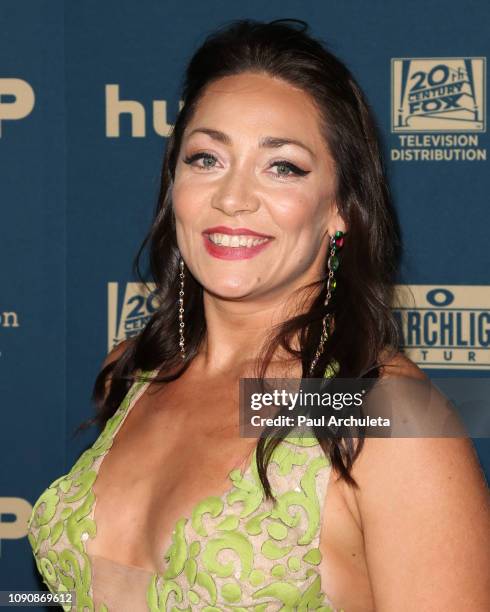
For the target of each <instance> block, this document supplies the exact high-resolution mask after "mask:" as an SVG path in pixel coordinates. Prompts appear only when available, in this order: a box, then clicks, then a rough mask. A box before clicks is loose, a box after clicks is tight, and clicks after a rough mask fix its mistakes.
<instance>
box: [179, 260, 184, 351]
mask: <svg viewBox="0 0 490 612" xmlns="http://www.w3.org/2000/svg"><path fill="white" fill-rule="evenodd" d="M179 265H180V274H179V278H180V291H179V335H180V340H179V346H180V356H181V357H182V359H185V341H184V325H185V323H184V277H185V275H184V260H183V259H182V257H181V258H180V262H179Z"/></svg>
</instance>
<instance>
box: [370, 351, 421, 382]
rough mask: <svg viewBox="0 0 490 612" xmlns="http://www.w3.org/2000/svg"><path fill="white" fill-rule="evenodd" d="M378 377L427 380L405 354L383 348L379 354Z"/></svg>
mask: <svg viewBox="0 0 490 612" xmlns="http://www.w3.org/2000/svg"><path fill="white" fill-rule="evenodd" d="M379 361H380V363H381V364H382V365H381V367H380V377H381V378H387V377H392V376H405V377H407V378H417V379H420V380H428V379H429V377H428V376H427V374H426V373H425V372H424V371H423V370H422V369H421V368H419V366H418V365H417V364H416V363H415V362H414V361H412V360H411V359H410V358H409V357H407V355H405V353H403V352H402V351H399V350H395V349H389V348H385V349H384V350H383V351H382V352H381V354H380V359H379Z"/></svg>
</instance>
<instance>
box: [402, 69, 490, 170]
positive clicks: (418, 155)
mask: <svg viewBox="0 0 490 612" xmlns="http://www.w3.org/2000/svg"><path fill="white" fill-rule="evenodd" d="M391 131H392V133H393V134H396V135H397V138H398V145H399V146H398V148H392V149H391V160H392V161H398V160H400V161H485V160H486V159H487V151H486V149H485V148H483V147H481V146H480V142H479V134H481V133H484V132H486V58H484V57H451V58H441V57H436V58H392V60H391Z"/></svg>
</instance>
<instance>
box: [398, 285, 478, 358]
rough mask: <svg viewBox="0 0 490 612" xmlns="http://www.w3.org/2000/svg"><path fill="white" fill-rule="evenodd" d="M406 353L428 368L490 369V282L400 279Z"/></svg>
mask: <svg viewBox="0 0 490 612" xmlns="http://www.w3.org/2000/svg"><path fill="white" fill-rule="evenodd" d="M396 289H397V292H396V303H395V308H394V313H395V315H396V317H397V319H398V322H399V325H400V327H401V331H402V334H403V346H404V352H405V353H406V355H407V356H408V357H409V358H410V359H412V361H414V362H415V363H417V364H418V365H419V366H421V367H423V368H441V369H476V370H485V369H490V290H489V289H490V287H488V286H484V285H482V286H476V285H473V286H469V285H444V286H437V285H397V288H396Z"/></svg>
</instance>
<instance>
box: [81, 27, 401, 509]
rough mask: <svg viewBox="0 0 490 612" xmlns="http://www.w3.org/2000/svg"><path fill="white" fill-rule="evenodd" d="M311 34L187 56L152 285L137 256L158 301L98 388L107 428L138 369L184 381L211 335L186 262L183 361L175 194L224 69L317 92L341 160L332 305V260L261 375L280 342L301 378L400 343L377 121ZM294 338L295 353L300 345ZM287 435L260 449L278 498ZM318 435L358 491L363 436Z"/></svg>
mask: <svg viewBox="0 0 490 612" xmlns="http://www.w3.org/2000/svg"><path fill="white" fill-rule="evenodd" d="M308 29H309V28H308V25H307V24H306V23H305V22H304V21H300V20H295V19H281V20H276V21H273V22H269V23H263V22H259V21H256V20H250V19H244V20H236V21H233V22H231V23H229V22H228V23H226V24H225V25H224V26H222V27H221V28H219V29H218V30H217V31H215V32H213V33H212V34H210V35H209V36H208V37H207V38H206V39H205V41H204V43H203V44H202V45H201V47H200V48H199V49H198V50H197V52H196V53H195V54H194V55H193V57H192V58H191V60H190V62H189V65H188V67H187V71H186V74H185V81H184V85H183V95H182V100H183V102H184V104H183V106H182V108H181V110H180V112H179V114H178V117H177V120H176V123H175V126H174V129H173V131H172V133H171V135H170V137H169V139H168V143H167V147H166V152H165V155H164V160H163V169H162V173H161V185H160V192H159V197H158V202H157V206H156V210H155V214H154V220H153V223H152V226H151V228H150V230H149V232H148V235H147V236H146V237H145V239H144V241H143V243H142V244H141V247H140V249H139V250H138V253H137V255H136V257H135V260H134V262H133V270H134V272H135V273H136V275H137V276H138V278H139V279H140V280H141V282H142V283H144V282H145V281H144V279H143V276H142V274H141V272H140V266H139V263H140V258H141V255H142V253H143V251H144V250H145V248H146V247H147V246H148V247H149V264H150V272H151V277H152V279H151V280H152V281H153V282H154V283H155V286H156V289H155V296H156V302H157V304H158V307H157V308H156V310H155V312H154V313H153V314H152V316H151V318H150V320H149V321H148V323H147V325H146V326H145V328H144V330H143V331H142V332H141V333H140V334H139V335H137V336H135V337H134V338H132V339H131V340H130V341H129V342H128V343H127V346H126V347H125V350H124V351H123V352H122V353H121V354H120V356H119V358H118V359H115V360H114V361H112V362H111V363H108V365H107V366H106V367H104V368H103V369H102V370H101V371H100V373H99V374H98V376H97V378H96V380H95V384H94V388H93V394H92V399H93V401H94V403H95V406H96V416H95V417H94V418H93V419H91V421H90V422H91V423H97V424H98V425H100V426H101V427H103V426H104V425H105V423H106V422H107V420H108V419H109V418H110V417H111V416H112V415H113V414H114V413H115V411H116V410H117V408H118V407H119V405H120V404H121V401H122V400H123V398H124V396H125V394H126V393H127V392H128V390H129V388H130V386H131V384H132V383H134V382H135V380H136V379H137V375H138V371H139V370H145V371H146V370H156V369H159V370H160V375H159V376H158V378H155V379H154V381H155V382H157V381H158V382H162V383H165V382H170V381H172V380H175V379H177V378H178V377H179V376H180V375H181V374H182V373H183V372H184V371H185V370H186V368H187V367H188V365H189V364H190V362H191V361H192V359H193V358H194V357H195V355H196V354H197V353H198V351H199V350H200V347H201V345H202V342H203V340H204V339H205V337H206V319H205V313H204V306H203V288H202V286H201V285H200V284H199V283H198V282H197V280H196V279H195V278H194V277H193V276H192V274H191V273H190V271H189V270H188V269H187V268H186V289H185V296H186V302H185V345H186V358H185V360H183V359H182V358H181V355H180V347H179V331H178V330H179V325H178V323H179V319H178V307H179V304H178V301H177V295H178V291H179V258H180V252H179V248H178V245H177V240H176V232H175V218H174V211H173V206H172V198H171V192H172V184H173V179H174V174H175V168H176V162H177V159H178V155H179V150H180V146H181V141H182V135H183V133H184V130H185V128H186V126H187V125H188V123H189V121H190V120H191V118H192V116H193V113H194V112H195V109H196V106H197V104H198V103H199V100H200V98H201V96H202V95H203V94H204V92H205V90H206V87H207V86H208V85H209V84H210V83H212V82H213V81H216V80H217V79H220V78H222V77H225V76H228V75H237V74H240V73H243V72H247V71H251V72H260V73H263V74H268V75H270V76H272V77H279V78H281V79H283V80H284V81H286V82H287V83H290V84H291V85H293V86H296V87H299V88H301V89H302V90H303V91H304V92H306V93H307V94H309V96H311V98H312V99H313V101H314V103H315V104H316V107H317V108H318V110H319V113H320V116H321V120H322V130H323V135H324V138H325V144H326V146H328V148H329V151H330V153H331V155H332V156H333V159H334V163H335V169H336V190H337V193H336V196H337V204H338V207H339V213H340V215H341V217H342V218H343V219H344V221H345V222H346V225H347V231H348V234H347V237H346V238H347V240H346V243H345V245H344V247H343V249H342V250H341V251H340V266H339V269H338V271H337V275H336V277H337V288H336V290H335V292H334V293H333V297H332V299H331V300H330V303H329V305H328V306H327V307H325V306H324V300H325V294H326V282H325V281H326V271H327V262H326V261H325V266H324V269H325V277H324V278H323V279H321V280H319V281H318V282H316V283H312V284H310V285H308V286H307V287H305V288H304V289H305V291H310V292H313V293H311V294H310V295H312V299H311V300H309V305H308V308H307V310H306V311H304V312H300V313H299V314H296V315H295V316H294V317H293V318H290V319H288V320H286V321H284V322H283V323H282V324H281V325H280V326H277V327H276V328H275V329H273V330H272V332H271V333H269V335H268V336H267V339H266V342H265V343H264V345H263V346H262V347H261V350H260V352H259V357H258V359H257V370H256V372H257V377H258V378H261V377H263V376H264V375H265V374H266V372H267V367H268V365H269V363H270V361H271V360H272V358H273V356H274V354H275V352H276V349H278V348H279V347H282V348H283V349H285V350H286V351H287V352H288V353H289V354H290V355H291V356H292V357H293V358H295V359H297V360H299V361H300V362H301V364H302V377H303V378H308V377H310V376H312V377H315V378H321V377H322V376H323V373H324V371H325V368H326V366H327V365H328V364H329V363H331V361H332V360H336V361H337V363H338V365H339V370H338V372H337V376H338V377H344V378H351V377H352V378H360V377H367V376H369V378H377V377H379V375H380V369H379V368H380V366H381V365H382V361H381V357H382V355H387V354H392V353H394V352H396V351H397V350H398V347H399V344H400V337H399V329H398V326H397V323H396V319H395V318H394V315H393V313H392V309H391V305H392V299H393V289H394V282H395V275H396V271H397V267H398V259H399V254H400V240H399V232H398V226H397V223H396V219H395V215H394V212H393V208H392V205H391V200H390V195H389V189H388V185H387V180H386V177H385V169H384V165H383V160H382V157H381V153H380V147H379V139H378V135H377V127H376V124H375V121H374V118H373V115H372V112H371V110H370V108H369V106H368V103H367V101H366V99H365V97H364V95H363V93H362V91H361V89H360V87H359V85H358V84H357V82H356V81H355V79H354V77H353V76H352V74H351V72H350V71H349V69H348V68H347V67H346V66H345V65H344V63H342V62H341V61H340V60H339V59H338V58H337V57H336V56H335V55H334V54H333V53H331V52H330V51H329V50H328V49H327V47H326V45H325V43H324V42H323V41H320V40H318V39H315V38H313V37H312V36H311V35H310V34H309V33H308ZM327 312H330V313H332V316H333V319H334V329H333V331H332V333H331V334H330V336H329V338H328V340H327V342H326V344H325V347H324V351H323V353H322V355H321V356H320V358H319V359H318V361H317V363H316V366H315V368H314V371H313V372H312V374H311V375H310V373H309V369H310V365H311V363H312V361H313V358H314V355H315V351H316V349H317V347H318V343H319V339H320V336H321V332H322V319H323V317H324V316H325V314H326V313H327ZM295 339H296V340H297V343H295V346H296V347H299V348H293V346H292V344H293V340H295ZM109 377H110V378H109ZM107 389H108V390H107ZM286 434H287V431H286V430H285V431H284V432H281V435H277V433H276V434H275V435H274V437H271V436H267V435H263V436H262V437H261V438H260V439H259V441H258V444H257V449H256V450H257V452H256V460H257V467H258V472H259V475H260V479H261V482H262V484H263V487H264V491H265V493H266V495H267V496H268V497H273V495H272V493H271V489H270V484H269V481H268V478H267V466H268V462H269V460H270V457H271V454H272V451H273V450H274V448H275V447H276V446H277V445H278V444H279V443H280V442H281V440H282V439H283V438H284V437H285V436H286ZM318 439H319V443H320V444H321V446H322V448H323V450H324V452H325V453H326V455H327V456H328V457H329V458H330V460H331V462H332V465H333V467H334V468H336V470H337V471H338V473H339V474H340V477H341V478H343V479H344V480H345V481H346V482H347V483H349V484H350V485H352V486H355V487H358V485H357V483H356V482H355V480H354V479H353V478H352V476H351V475H350V471H351V468H352V465H353V463H354V461H355V459H356V458H357V456H358V454H359V452H360V450H361V448H362V446H363V438H362V437H360V438H356V439H357V444H354V443H353V440H354V438H350V439H349V438H347V437H345V438H324V437H321V438H320V437H318Z"/></svg>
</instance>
